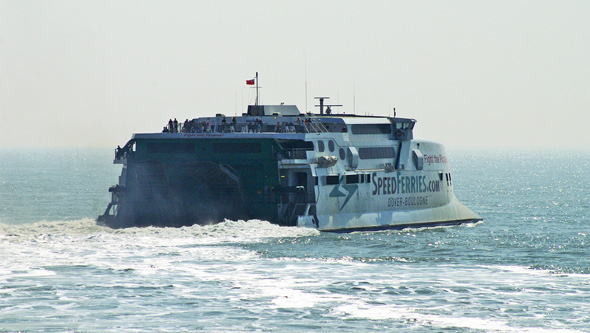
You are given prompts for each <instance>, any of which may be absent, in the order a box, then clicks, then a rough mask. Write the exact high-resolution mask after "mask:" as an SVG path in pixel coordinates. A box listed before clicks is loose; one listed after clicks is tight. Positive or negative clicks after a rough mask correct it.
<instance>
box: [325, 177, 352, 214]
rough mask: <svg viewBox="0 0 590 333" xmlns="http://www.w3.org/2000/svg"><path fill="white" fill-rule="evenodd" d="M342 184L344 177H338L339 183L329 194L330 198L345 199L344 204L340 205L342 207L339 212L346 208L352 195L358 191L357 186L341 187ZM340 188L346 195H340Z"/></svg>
mask: <svg viewBox="0 0 590 333" xmlns="http://www.w3.org/2000/svg"><path fill="white" fill-rule="evenodd" d="M342 183H344V176H342V177H340V182H339V183H338V185H336V186H335V187H334V189H333V190H332V192H330V197H331V198H338V197H346V199H345V200H344V203H343V204H342V207H340V210H342V208H344V206H346V204H347V203H348V201H349V200H350V198H352V196H353V195H354V193H355V192H356V191H357V190H358V185H342ZM342 188H344V190H346V191H347V192H348V194H346V193H342V191H341V189H342Z"/></svg>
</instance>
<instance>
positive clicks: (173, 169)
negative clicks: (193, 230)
mask: <svg viewBox="0 0 590 333" xmlns="http://www.w3.org/2000/svg"><path fill="white" fill-rule="evenodd" d="M279 152H280V147H279V146H278V145H277V143H276V141H275V140H273V139H249V140H243V139H241V140H232V139H221V140H220V139H217V138H216V139H179V140H170V139H166V140H153V139H150V140H136V150H135V151H134V152H131V153H129V154H128V156H127V157H126V170H124V173H125V172H126V175H125V178H126V181H125V184H124V188H125V193H124V194H123V195H121V199H120V200H119V202H118V203H117V205H118V207H117V209H118V210H117V213H116V214H113V215H107V214H105V215H103V216H102V217H101V219H102V221H101V222H102V223H103V224H105V225H108V226H111V227H115V228H117V227H128V226H147V225H156V226H182V225H192V224H195V223H198V224H208V223H215V222H219V221H220V220H223V219H225V218H229V219H238V218H242V219H251V218H257V219H263V220H267V221H271V222H274V223H278V216H277V206H276V200H275V199H276V198H275V196H276V195H275V194H274V193H272V190H271V189H272V188H274V187H276V186H278V184H279V173H278V160H277V153H279ZM107 210H108V209H107Z"/></svg>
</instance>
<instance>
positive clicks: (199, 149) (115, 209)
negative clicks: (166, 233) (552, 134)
mask: <svg viewBox="0 0 590 333" xmlns="http://www.w3.org/2000/svg"><path fill="white" fill-rule="evenodd" d="M323 102H324V100H323V98H322V99H320V113H319V114H311V113H301V112H300V111H299V109H298V108H297V107H296V106H294V105H250V106H249V107H248V110H247V113H244V114H243V115H242V116H236V117H231V116H230V117H227V116H224V115H223V114H217V115H216V116H215V117H201V118H196V119H193V120H190V121H185V122H184V123H182V124H178V125H177V123H175V122H173V121H170V122H169V124H168V126H166V127H165V128H164V130H163V132H162V133H148V134H135V135H133V137H132V139H131V140H130V141H129V142H128V143H127V144H126V145H125V146H124V147H123V148H118V149H117V152H116V156H115V161H114V163H116V164H121V165H122V166H123V169H122V172H121V176H120V178H119V184H118V185H116V186H113V187H111V188H110V189H109V191H110V192H111V193H112V201H111V203H110V204H109V206H108V207H107V209H106V211H105V213H104V214H103V215H101V216H100V217H99V219H98V221H99V223H102V224H105V225H107V226H110V227H114V228H120V227H130V226H151V225H153V226H184V225H191V224H195V223H198V224H208V223H215V222H219V221H223V220H224V219H234V220H235V219H262V220H267V221H270V222H272V223H276V224H280V225H286V226H302V227H312V228H317V229H319V230H323V231H353V230H378V229H387V228H403V227H408V226H433V225H450V224H459V223H466V222H475V221H479V220H481V217H480V216H478V215H477V214H475V213H473V212H472V211H471V210H470V209H468V208H467V207H465V206H464V205H463V204H461V203H460V202H459V201H458V200H457V199H456V197H455V195H454V193H453V183H452V175H451V171H450V168H449V163H448V158H447V155H446V152H445V150H444V147H443V146H442V145H441V144H439V143H437V142H433V141H427V140H420V139H414V137H413V128H414V125H415V124H416V121H415V120H414V119H408V118H399V117H377V116H358V115H344V114H333V113H332V112H331V109H330V106H326V105H324V104H323ZM324 108H326V110H325V111H324Z"/></svg>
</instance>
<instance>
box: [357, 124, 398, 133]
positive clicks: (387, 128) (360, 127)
mask: <svg viewBox="0 0 590 333" xmlns="http://www.w3.org/2000/svg"><path fill="white" fill-rule="evenodd" d="M350 128H351V131H352V134H389V133H391V125H390V124H354V125H351V126H350Z"/></svg>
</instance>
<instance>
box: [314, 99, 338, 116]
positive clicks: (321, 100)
mask: <svg viewBox="0 0 590 333" xmlns="http://www.w3.org/2000/svg"><path fill="white" fill-rule="evenodd" d="M314 98H315V99H319V100H320V105H316V106H319V107H320V114H324V106H326V114H331V113H332V106H342V105H341V104H331V105H328V104H324V100H325V99H329V98H330V97H314Z"/></svg>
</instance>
